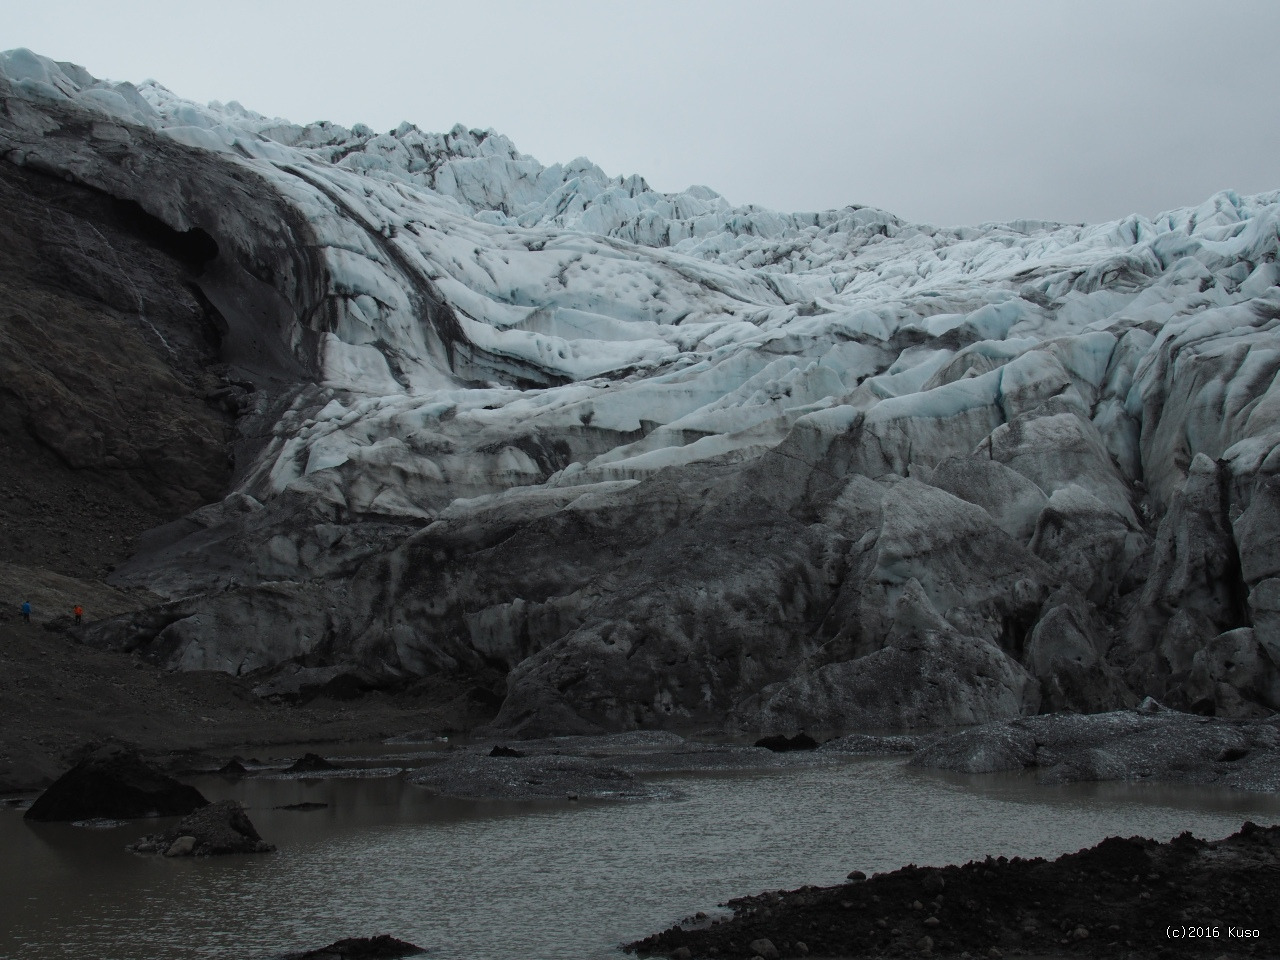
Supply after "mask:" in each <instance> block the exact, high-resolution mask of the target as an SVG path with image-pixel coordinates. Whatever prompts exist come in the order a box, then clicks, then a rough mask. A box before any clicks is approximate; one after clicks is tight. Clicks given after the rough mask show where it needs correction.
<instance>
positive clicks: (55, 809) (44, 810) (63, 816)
mask: <svg viewBox="0 0 1280 960" xmlns="http://www.w3.org/2000/svg"><path fill="white" fill-rule="evenodd" d="M208 804H209V801H208V800H206V799H205V798H204V796H203V795H202V794H201V793H200V791H199V790H197V789H196V788H195V787H191V786H188V785H187V784H185V783H179V782H178V781H177V780H175V779H173V778H172V777H170V776H167V775H166V774H164V773H161V772H160V771H159V770H157V769H155V768H154V767H152V766H150V765H149V764H148V763H146V761H144V760H143V759H142V757H141V756H139V755H138V753H137V752H136V751H134V750H131V749H129V748H128V747H124V746H121V745H120V744H108V745H107V746H105V747H102V748H100V749H98V750H96V751H94V752H93V753H92V754H90V755H89V756H88V757H86V758H85V759H84V760H81V761H80V762H79V763H78V764H76V765H75V766H74V767H72V768H71V769H70V770H68V771H67V772H66V773H64V774H63V775H62V776H61V777H59V778H58V779H57V780H55V781H54V782H53V784H52V785H50V787H49V789H47V790H46V791H45V792H44V793H42V794H41V795H40V796H39V797H38V798H37V799H36V802H35V803H33V804H32V805H31V808H30V809H29V810H27V812H26V813H25V814H24V818H25V819H27V820H38V821H45V822H48V821H69V820H90V819H95V818H104V819H110V820H134V819H137V818H139V817H177V816H185V815H186V814H189V813H191V812H192V811H194V810H198V809H200V808H201V807H204V806H208Z"/></svg>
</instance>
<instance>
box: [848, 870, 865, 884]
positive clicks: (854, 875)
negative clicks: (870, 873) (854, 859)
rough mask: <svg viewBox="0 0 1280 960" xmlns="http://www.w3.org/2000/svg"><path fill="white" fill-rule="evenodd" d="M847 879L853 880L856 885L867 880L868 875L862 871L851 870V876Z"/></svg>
mask: <svg viewBox="0 0 1280 960" xmlns="http://www.w3.org/2000/svg"><path fill="white" fill-rule="evenodd" d="M845 879H847V880H852V881H854V882H855V883H856V882H858V881H859V880H865V879H867V875H866V874H865V873H863V872H862V871H861V870H850V871H849V875H848V876H847V877H846V878H845Z"/></svg>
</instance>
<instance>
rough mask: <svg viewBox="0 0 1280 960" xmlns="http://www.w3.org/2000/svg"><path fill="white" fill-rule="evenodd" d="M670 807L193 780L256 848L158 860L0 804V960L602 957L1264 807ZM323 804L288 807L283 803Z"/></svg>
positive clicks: (800, 781)
mask: <svg viewBox="0 0 1280 960" xmlns="http://www.w3.org/2000/svg"><path fill="white" fill-rule="evenodd" d="M662 782H664V783H668V782H669V783H672V784H673V785H675V786H678V787H679V789H680V791H681V795H682V799H680V800H677V801H671V802H662V803H642V804H585V803H584V804H572V803H567V802H565V803H555V804H547V803H542V804H519V803H504V804H496V803H488V804H474V803H467V802H461V801H447V800H440V799H437V798H433V797H431V796H429V795H427V794H426V793H424V792H423V791H421V790H420V789H418V788H416V787H413V786H412V785H408V784H406V783H404V782H403V781H401V780H399V779H377V780H372V779H363V780H335V779H323V780H311V781H299V780H246V781H240V782H230V781H225V780H220V779H216V778H208V779H204V780H201V781H198V783H197V785H198V786H199V787H200V789H201V790H202V791H203V792H204V793H205V795H206V796H209V797H210V798H211V799H222V798H224V797H235V798H237V799H240V800H243V801H244V802H245V803H246V804H247V805H248V806H249V808H250V816H251V818H252V819H253V821H254V823H255V824H256V825H257V827H258V829H259V831H260V832H261V833H262V835H263V836H264V837H266V838H267V839H268V840H270V841H272V842H273V843H275V844H276V845H277V846H278V847H279V852H278V853H277V854H274V855H268V856H257V857H254V856H244V857H224V858H215V859H207V860H195V861H191V860H186V861H181V860H180V861H173V860H165V859H162V858H159V859H158V858H141V857H135V856H132V855H130V854H128V853H125V852H124V850H123V847H124V844H125V843H127V842H129V841H132V840H134V839H136V838H137V837H138V836H140V835H142V834H143V833H150V832H154V831H156V830H158V829H161V828H162V826H164V825H167V823H168V821H165V822H163V823H160V822H156V821H147V822H143V823H134V824H130V825H126V826H122V827H118V828H113V829H95V830H87V829H77V828H73V827H69V826H66V825H61V824H44V825H31V824H25V823H23V822H22V821H21V819H20V815H19V814H18V813H17V812H15V811H0V843H2V844H3V847H2V852H0V956H5V957H22V958H24V960H25V958H31V960H43V958H54V957H87V956H92V957H112V958H133V957H138V958H143V957H145V958H171V957H172V958H178V957H183V958H186V957H191V956H193V955H198V956H201V957H214V958H224V957H225V958H245V957H267V956H271V955H272V954H275V953H279V952H283V951H286V950H297V949H301V948H304V947H314V946H320V945H322V944H324V943H328V942H330V941H332V940H335V939H338V938H340V937H345V936H367V935H371V934H375V933H391V934H393V935H395V936H398V937H401V938H403V939H406V940H412V941H414V942H417V943H420V944H422V945H423V946H427V947H429V948H430V949H431V956H433V957H435V958H438V960H450V958H458V960H462V958H467V960H515V958H521V960H526V958H553V957H554V958H557V960H560V958H566V957H581V958H587V960H597V958H604V957H615V958H616V957H617V956H618V954H616V953H615V948H616V945H617V944H619V943H621V942H623V941H624V940H629V939H633V938H635V937H639V936H643V935H644V934H647V933H650V932H653V931H654V930H657V929H659V928H661V927H664V926H666V925H667V924H669V923H670V922H672V921H673V920H677V919H679V918H681V917H684V916H688V915H690V914H692V913H693V912H694V911H696V910H700V909H701V910H706V909H709V908H711V907H714V905H715V904H717V903H719V902H721V901H723V900H726V899H728V898H729V897H732V896H736V895H738V894H742V893H751V892H757V891H759V890H762V889H778V888H782V887H793V886H798V885H801V884H804V883H817V884H826V883H836V882H839V881H840V880H842V879H843V877H844V875H845V874H846V873H847V872H848V871H849V870H851V869H853V868H855V867H856V868H858V869H861V870H865V871H867V872H868V873H871V872H874V871H879V870H890V869H894V868H896V867H899V866H901V865H903V864H905V863H909V862H910V863H917V864H943V863H951V862H964V861H966V860H969V859H973V858H974V857H981V856H984V855H986V854H988V853H992V854H1003V855H1006V856H1015V855H1018V856H1036V855H1040V856H1054V855H1057V854H1059V853H1064V852H1068V851H1071V850H1076V849H1079V848H1080V847H1083V846H1087V845H1089V844H1092V843H1095V842H1096V841H1098V840H1100V839H1101V838H1102V837H1104V836H1107V835H1110V834H1121V835H1133V834H1142V835H1147V836H1154V837H1157V838H1161V839H1167V838H1169V837H1171V836H1174V835H1176V834H1178V833H1180V832H1181V831H1183V830H1187V829H1190V830H1193V831H1194V832H1195V833H1197V834H1198V835H1200V836H1206V837H1217V836H1224V835H1226V834H1228V833H1231V832H1233V831H1235V830H1236V829H1238V828H1239V825H1240V823H1241V822H1243V821H1244V820H1245V819H1253V820H1255V821H1257V822H1260V823H1271V822H1274V821H1275V820H1277V819H1280V801H1278V800H1277V798H1275V797H1270V796H1258V795H1249V794H1239V793H1230V792H1226V791H1211V790H1193V789H1180V788H1174V787H1167V786H1155V785H1146V784H1085V785H1072V786H1055V787H1043V786H1039V785H1037V784H1035V783H1034V781H1032V780H1031V779H1030V778H1027V777H1025V776H996V777H990V776H989V777H966V776H961V775H950V774H939V773H935V772H930V771H920V770H914V769H911V768H907V767H905V766H903V764H902V761H901V760H899V759H874V760H856V761H850V762H849V763H848V764H844V765H840V766H836V767H823V768H813V769H803V768H802V769H792V770H787V771H782V772H770V773H767V774H761V773H757V774H741V773H739V774H734V775H715V776H708V775H702V776H696V777H690V776H684V777H679V778H664V779H663V780H662ZM303 802H311V803H326V804H328V806H327V807H325V808H323V809H318V810H309V811H290V810H279V809H275V808H277V807H279V806H281V805H285V804H296V803H303Z"/></svg>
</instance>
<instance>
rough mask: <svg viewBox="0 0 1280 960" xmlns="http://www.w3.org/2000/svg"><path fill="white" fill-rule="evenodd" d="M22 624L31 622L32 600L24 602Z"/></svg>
mask: <svg viewBox="0 0 1280 960" xmlns="http://www.w3.org/2000/svg"><path fill="white" fill-rule="evenodd" d="M22 622H23V623H30V622H31V601H30V600H23V601H22Z"/></svg>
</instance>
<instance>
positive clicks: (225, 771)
mask: <svg viewBox="0 0 1280 960" xmlns="http://www.w3.org/2000/svg"><path fill="white" fill-rule="evenodd" d="M248 772H249V771H248V770H247V769H246V768H245V765H244V764H243V763H241V762H240V758H239V757H232V758H231V759H230V760H228V761H227V762H226V763H224V764H223V765H222V766H221V767H219V768H218V775H219V776H223V777H229V778H231V779H239V778H240V777H243V776H244V775H245V774H247V773H248Z"/></svg>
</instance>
